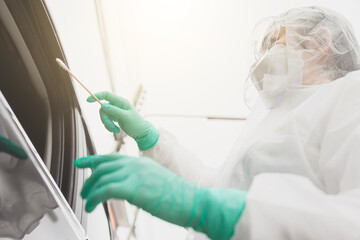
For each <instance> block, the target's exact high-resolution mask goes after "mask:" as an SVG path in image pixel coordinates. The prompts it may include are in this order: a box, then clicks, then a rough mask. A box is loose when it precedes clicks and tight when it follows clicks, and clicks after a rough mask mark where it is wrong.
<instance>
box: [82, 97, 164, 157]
mask: <svg viewBox="0 0 360 240" xmlns="http://www.w3.org/2000/svg"><path fill="white" fill-rule="evenodd" d="M95 96H96V97H97V98H98V99H100V100H107V101H108V102H109V103H103V104H102V105H101V108H100V118H101V121H102V122H103V124H104V126H105V128H106V129H107V130H109V131H110V132H113V133H119V132H120V129H119V128H118V127H117V126H116V125H115V124H114V122H117V123H118V124H119V126H120V128H121V129H122V130H124V132H126V134H127V135H129V136H130V137H132V138H133V139H134V140H135V141H136V143H137V144H138V147H139V149H140V150H142V151H145V150H148V149H150V148H152V147H153V146H154V145H155V144H156V142H157V141H158V139H159V131H158V130H157V129H156V128H155V127H154V125H152V124H151V123H150V122H149V121H146V120H145V119H144V118H143V117H142V116H141V115H140V114H139V113H138V112H137V111H136V109H135V108H134V107H133V106H132V105H131V103H130V102H129V101H128V100H126V99H125V98H123V97H120V96H116V95H115V94H112V93H110V92H99V93H95ZM87 101H88V102H95V99H94V98H93V97H92V96H90V97H88V99H87Z"/></svg>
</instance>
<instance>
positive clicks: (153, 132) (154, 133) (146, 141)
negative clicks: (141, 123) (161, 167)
mask: <svg viewBox="0 0 360 240" xmlns="http://www.w3.org/2000/svg"><path fill="white" fill-rule="evenodd" d="M147 123H148V124H149V127H148V130H147V131H146V134H145V135H144V136H143V137H138V138H134V139H135V141H136V143H137V145H138V147H139V149H140V150H141V151H146V150H148V149H150V148H152V147H153V146H155V144H156V143H157V141H158V140H159V136H160V134H159V130H157V129H156V128H155V127H154V126H153V125H152V124H151V123H150V122H147Z"/></svg>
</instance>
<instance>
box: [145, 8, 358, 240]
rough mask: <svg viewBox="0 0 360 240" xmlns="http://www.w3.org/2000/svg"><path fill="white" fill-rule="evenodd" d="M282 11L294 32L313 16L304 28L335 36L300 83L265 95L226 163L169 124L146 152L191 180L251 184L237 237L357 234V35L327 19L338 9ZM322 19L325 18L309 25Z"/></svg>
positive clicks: (343, 23) (280, 238)
mask: <svg viewBox="0 0 360 240" xmlns="http://www.w3.org/2000/svg"><path fill="white" fill-rule="evenodd" d="M307 13H308V14H307ZM335 15H336V14H335ZM281 16H282V18H283V19H282V20H284V21H283V22H286V23H291V22H292V23H294V24H292V25H291V24H290V25H286V26H287V27H289V28H287V35H290V36H294V34H295V32H297V33H298V32H301V31H299V28H295V26H296V24H295V23H299V24H300V23H308V25H307V26H306V31H305V32H307V33H319V31H320V33H324V32H325V33H324V34H325V35H324V36H325V38H326V36H328V35H327V34H328V32H327V30H331V31H333V32H331V34H332V38H331V39H332V41H335V40H336V42H334V43H333V45H332V46H330V47H329V49H331V51H330V52H329V51H328V52H326V53H324V54H323V52H322V51H320V52H322V55H321V56H320V55H319V57H316V55H314V57H312V58H310V59H312V60H314V61H315V62H316V63H318V65H317V66H315V62H313V63H312V64H310V63H309V62H307V63H305V65H304V73H305V75H306V76H307V77H306V78H303V81H302V85H299V86H298V87H294V88H288V89H286V91H285V92H284V95H283V98H282V101H281V102H279V104H278V105H277V106H276V107H275V108H271V109H267V108H265V107H264V105H263V103H262V101H261V99H259V101H258V103H257V104H256V106H255V107H254V109H253V111H252V114H251V115H250V116H249V118H248V120H247V123H246V126H245V127H244V131H243V133H242V134H241V136H240V137H239V139H238V140H237V141H236V142H235V145H234V148H233V150H232V152H231V154H230V156H229V157H228V159H227V160H226V163H225V164H224V166H223V168H222V169H221V170H219V171H218V172H216V171H215V170H214V169H211V170H209V169H206V168H205V167H204V166H203V165H202V163H201V161H200V160H199V159H198V158H197V157H196V156H195V155H193V154H191V153H189V152H188V151H186V149H184V148H183V147H182V146H181V145H180V144H179V143H178V142H177V141H176V139H175V137H174V136H172V135H171V134H170V133H168V132H166V130H163V129H161V130H160V138H159V141H158V142H157V144H156V145H155V146H154V147H153V148H152V149H150V150H148V151H145V152H143V153H142V154H144V155H147V156H149V157H151V158H153V159H154V160H156V161H158V162H159V163H160V164H163V165H164V166H166V167H168V168H169V169H170V170H172V171H174V172H175V173H177V174H179V175H181V176H184V177H185V178H186V179H188V180H189V181H193V182H197V183H200V184H201V185H205V186H220V187H231V188H236V189H240V190H247V191H248V197H247V203H246V207H245V210H244V214H243V215H242V217H241V218H240V220H239V222H238V223H237V225H236V230H235V234H234V236H233V239H241V240H244V239H246V240H253V239H254V240H255V239H256V240H258V239H276V240H292V239H296V240H298V239H299V240H300V239H307V240H308V239H310V240H311V239H314V240H315V239H316V240H322V239H324V240H325V239H326V240H329V239H342V240H347V239H360V160H359V158H360V147H359V143H360V111H359V109H360V71H357V70H358V69H359V65H358V63H359V56H358V44H357V42H356V40H355V39H353V38H352V37H353V33H352V31H351V26H349V25H348V23H347V22H346V21H343V19H341V17H339V16H338V15H336V18H335V17H334V18H332V19H329V18H330V17H331V16H334V13H333V12H331V11H328V10H324V9H321V8H316V7H312V8H300V9H294V10H290V11H288V12H286V13H285V14H282V15H281ZM312 16H313V17H314V16H315V17H318V18H317V19H315V20H314V19H313V18H311V17H312ZM329 16H330V17H329ZM306 17H308V18H306ZM315 17H314V18H315ZM298 19H300V21H298ZM315 23H319V24H320V25H321V24H322V23H323V25H322V26H325V27H326V28H323V27H321V26H312V27H311V24H315ZM297 26H298V27H299V25H297ZM292 27H294V28H292ZM336 27H338V28H339V29H342V33H341V31H339V29H337V28H336ZM325 29H327V30H325ZM349 29H350V30H349ZM323 31H324V32H323ZM292 33H294V34H292ZM335 33H336V34H335ZM305 35H306V33H305ZM315 35H316V34H315ZM315 35H314V34H310V35H308V36H307V37H304V38H303V40H304V41H305V40H307V41H308V42H306V43H304V41H302V46H304V45H306V46H308V45H309V44H310V43H309V41H311V39H316V41H320V40H321V41H324V42H327V40H326V39H322V38H318V37H319V36H318V37H314V36H315ZM320 37H321V36H320ZM287 41H288V43H294V42H295V38H294V39H293V38H287ZM263 45H264V43H262V46H263ZM310 45H311V44H310ZM295 47H299V48H298V49H302V48H301V47H300V46H294V48H295ZM306 49H307V50H306V51H307V52H311V53H313V54H315V52H316V51H315V50H314V51H313V50H310V49H311V48H310V47H309V48H306ZM299 51H300V50H299ZM302 51H303V52H305V50H304V49H302ZM302 54H303V53H302ZM326 57H329V58H328V59H326ZM312 60H311V61H312ZM330 60H331V61H330ZM341 60H342V61H343V62H341ZM330 62H331V65H328V66H326V65H323V64H324V63H328V64H329V63H330ZM320 63H321V64H320ZM309 66H310V68H312V69H313V71H311V70H310V71H307V70H308V69H309ZM319 66H320V68H319ZM314 69H317V70H314ZM320 70H321V71H320ZM315 73H317V74H318V75H316V74H315ZM314 74H315V75H314ZM317 77H318V78H317ZM311 83H312V84H311ZM305 85H306V86H305ZM215 176H217V181H215V180H214V179H216V177H215ZM202 238H204V235H203V234H201V235H200V234H199V235H197V238H196V239H202Z"/></svg>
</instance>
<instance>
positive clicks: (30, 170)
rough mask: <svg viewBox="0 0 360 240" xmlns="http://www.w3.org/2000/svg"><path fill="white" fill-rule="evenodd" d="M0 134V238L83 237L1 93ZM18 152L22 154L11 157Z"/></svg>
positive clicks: (30, 239) (73, 216)
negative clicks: (11, 149)
mask: <svg viewBox="0 0 360 240" xmlns="http://www.w3.org/2000/svg"><path fill="white" fill-rule="evenodd" d="M0 136H1V140H2V142H3V143H4V142H5V143H7V144H8V145H6V144H5V145H4V144H2V148H1V153H0V202H1V208H0V239H28V240H33V239H34V240H35V239H43V237H44V236H51V239H55V240H56V239H59V240H60V239H86V238H85V234H84V230H83V229H82V227H81V225H80V223H79V222H78V221H77V219H76V217H75V215H74V214H73V212H72V210H71V208H70V206H69V205H68V204H67V202H66V200H65V198H64V197H63V195H62V194H61V192H60V190H59V188H58V187H57V185H56V183H55V182H54V180H53V179H52V177H51V175H50V173H49V171H48V170H47V168H46V166H45V164H44V163H43V161H42V160H41V158H40V155H39V154H38V152H37V150H36V148H35V147H34V146H33V145H32V143H31V142H30V140H29V138H28V137H27V135H26V133H25V131H24V129H23V128H22V127H21V125H20V123H19V121H18V120H17V118H16V116H15V114H14V113H13V111H12V110H11V108H10V106H9V105H8V103H7V102H6V100H5V97H4V96H3V95H2V93H1V94H0ZM9 143H11V144H13V145H16V146H17V147H16V148H14V149H16V151H15V150H14V151H13V152H12V154H9V153H7V152H11V151H9V148H6V147H4V146H9ZM19 149H22V150H19ZM19 151H20V152H21V151H24V152H23V154H22V156H18V157H14V156H17V155H16V153H14V152H19ZM21 158H24V159H21Z"/></svg>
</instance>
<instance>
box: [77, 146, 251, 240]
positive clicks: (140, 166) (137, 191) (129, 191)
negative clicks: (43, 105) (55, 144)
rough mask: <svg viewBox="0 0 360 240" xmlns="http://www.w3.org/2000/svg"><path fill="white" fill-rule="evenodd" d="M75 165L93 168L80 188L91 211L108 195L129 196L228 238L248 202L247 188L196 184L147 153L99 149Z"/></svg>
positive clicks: (179, 221)
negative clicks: (138, 155) (100, 151)
mask: <svg viewBox="0 0 360 240" xmlns="http://www.w3.org/2000/svg"><path fill="white" fill-rule="evenodd" d="M75 166H76V167H78V168H93V169H94V171H93V173H92V175H91V176H90V177H89V179H87V180H86V182H85V184H84V187H83V189H82V192H81V196H82V197H83V198H85V199H87V203H86V211H88V212H91V211H93V210H94V209H95V207H96V206H97V205H98V204H99V203H101V202H105V201H106V200H108V199H111V198H118V199H125V200H127V201H128V202H130V203H131V204H134V205H136V206H138V207H140V208H142V209H144V210H145V211H147V212H149V213H151V214H152V215H154V216H157V217H159V218H161V219H163V220H166V221H168V222H171V223H174V224H177V225H180V226H183V227H192V228H194V229H195V230H197V231H200V232H204V233H205V234H207V235H208V236H209V237H210V238H211V239H230V238H231V236H232V235H233V233H234V227H235V224H236V222H237V221H238V220H239V218H240V216H241V214H242V212H243V210H244V207H245V198H246V194H247V193H246V192H244V191H239V190H234V189H220V188H205V187H200V186H197V185H195V184H193V183H190V182H188V181H186V180H185V179H183V178H182V177H180V176H177V175H176V174H174V173H172V172H171V171H169V170H168V169H166V168H165V167H163V166H161V165H160V164H158V163H156V162H155V161H153V160H151V159H150V158H147V157H141V158H135V157H129V156H122V155H119V154H116V153H113V154H109V155H102V156H101V155H95V156H89V157H85V158H79V159H77V160H76V161H75Z"/></svg>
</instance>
